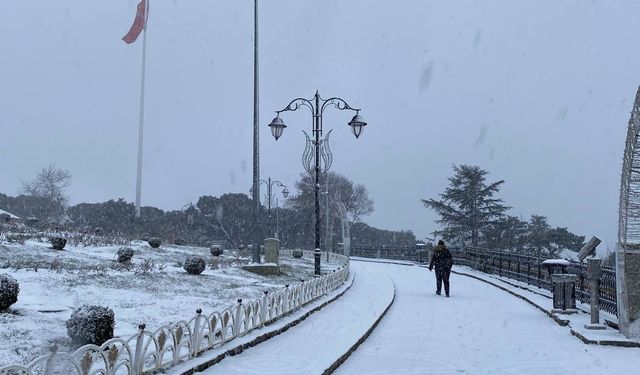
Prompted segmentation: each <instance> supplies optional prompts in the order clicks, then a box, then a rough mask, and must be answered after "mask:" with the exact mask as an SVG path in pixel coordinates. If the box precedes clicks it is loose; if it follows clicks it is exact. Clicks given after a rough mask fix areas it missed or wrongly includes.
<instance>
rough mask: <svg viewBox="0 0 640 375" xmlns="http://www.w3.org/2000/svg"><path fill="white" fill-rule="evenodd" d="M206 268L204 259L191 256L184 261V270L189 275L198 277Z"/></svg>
mask: <svg viewBox="0 0 640 375" xmlns="http://www.w3.org/2000/svg"><path fill="white" fill-rule="evenodd" d="M205 267H206V262H205V261H204V258H202V257H199V256H196V255H192V256H189V257H187V259H186V260H185V261H184V266H183V268H184V270H185V271H187V273H188V274H189V275H199V274H201V273H202V271H204V269H205Z"/></svg>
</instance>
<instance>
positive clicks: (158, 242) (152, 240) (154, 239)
mask: <svg viewBox="0 0 640 375" xmlns="http://www.w3.org/2000/svg"><path fill="white" fill-rule="evenodd" d="M147 243H148V244H149V246H151V247H152V248H154V249H157V248H159V247H160V245H162V240H161V239H159V238H158V237H151V238H149V240H148V241H147Z"/></svg>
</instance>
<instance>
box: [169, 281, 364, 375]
mask: <svg viewBox="0 0 640 375" xmlns="http://www.w3.org/2000/svg"><path fill="white" fill-rule="evenodd" d="M351 275H352V276H351V277H350V279H351V280H350V281H347V282H349V285H348V286H347V287H346V288H345V289H344V290H343V291H341V292H340V293H338V294H337V295H335V296H333V297H332V298H331V299H329V300H327V301H325V302H323V303H322V304H321V305H319V306H316V307H314V308H313V309H311V310H309V311H307V312H306V313H304V314H303V315H301V316H300V317H298V318H296V319H295V320H293V321H291V322H289V323H287V324H285V325H284V326H282V327H280V328H278V329H275V330H273V331H270V332H266V333H264V334H262V335H260V336H258V337H256V338H254V339H253V340H251V341H248V342H245V343H243V344H239V345H237V346H235V347H233V348H230V349H227V350H226V351H224V352H223V353H220V354H219V355H217V356H215V357H214V358H212V359H209V360H207V361H206V362H203V363H199V364H197V365H194V366H193V367H191V368H190V369H188V370H184V371H182V372H180V373H179V374H180V375H192V374H194V373H196V372H200V371H203V370H206V369H208V368H209V367H211V366H213V365H215V364H216V363H218V362H220V361H222V360H223V359H225V358H226V357H230V356H234V355H237V354H240V353H242V352H243V351H245V350H247V349H249V348H252V347H254V346H256V345H258V344H260V343H262V342H264V341H267V340H269V339H271V338H274V337H276V336H278V335H280V334H282V333H284V332H286V331H287V330H289V328H291V327H295V326H297V325H298V324H300V323H302V321H304V320H305V319H307V318H308V317H309V316H310V315H311V314H314V313H316V312H318V311H320V310H321V309H323V308H324V307H325V306H327V305H328V304H330V303H332V302H334V301H336V300H337V299H338V298H340V297H342V296H343V295H344V294H345V293H346V292H347V291H348V290H349V289H351V287H352V286H353V283H354V281H355V274H354V273H353V272H351ZM273 323H276V322H272V323H271V324H273ZM268 325H269V324H267V325H265V326H268Z"/></svg>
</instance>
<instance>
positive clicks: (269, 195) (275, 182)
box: [260, 177, 289, 232]
mask: <svg viewBox="0 0 640 375" xmlns="http://www.w3.org/2000/svg"><path fill="white" fill-rule="evenodd" d="M260 183H261V184H265V185H267V209H268V219H267V227H268V228H269V232H271V201H272V200H273V195H272V190H273V185H277V186H280V187H281V188H283V189H282V196H284V197H285V198H287V197H288V196H289V190H288V189H287V185H285V184H283V183H282V182H280V181H278V180H272V179H271V177H269V178H268V179H266V180H260Z"/></svg>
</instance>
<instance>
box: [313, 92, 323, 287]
mask: <svg viewBox="0 0 640 375" xmlns="http://www.w3.org/2000/svg"><path fill="white" fill-rule="evenodd" d="M315 104H316V105H315V115H314V116H313V119H314V124H315V127H314V129H313V130H314V133H315V146H316V149H315V151H316V166H315V172H316V173H315V189H314V190H315V209H316V241H315V245H316V247H315V251H314V259H315V274H316V275H320V135H321V134H320V133H322V122H321V119H322V114H321V113H320V94H318V91H316V96H315Z"/></svg>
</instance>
